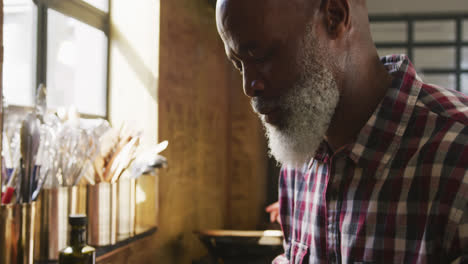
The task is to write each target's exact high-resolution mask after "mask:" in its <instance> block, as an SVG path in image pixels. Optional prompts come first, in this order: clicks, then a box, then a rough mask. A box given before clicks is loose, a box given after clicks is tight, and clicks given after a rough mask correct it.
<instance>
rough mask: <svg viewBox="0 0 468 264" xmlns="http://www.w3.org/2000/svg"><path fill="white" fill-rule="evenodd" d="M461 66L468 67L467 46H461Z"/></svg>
mask: <svg viewBox="0 0 468 264" xmlns="http://www.w3.org/2000/svg"><path fill="white" fill-rule="evenodd" d="M461 62H462V65H461V66H462V68H463V69H468V48H462V59H461Z"/></svg>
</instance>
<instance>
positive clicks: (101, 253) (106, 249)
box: [34, 227, 158, 264]
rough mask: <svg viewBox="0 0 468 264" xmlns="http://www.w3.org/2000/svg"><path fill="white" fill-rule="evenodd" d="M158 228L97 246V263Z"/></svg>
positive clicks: (41, 263)
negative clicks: (115, 242) (112, 243)
mask: <svg viewBox="0 0 468 264" xmlns="http://www.w3.org/2000/svg"><path fill="white" fill-rule="evenodd" d="M157 230H158V228H157V227H154V228H151V229H149V230H148V231H145V232H143V233H141V234H138V235H135V236H134V237H131V238H128V239H125V240H122V241H119V242H117V244H114V245H109V246H103V247H95V248H96V263H100V262H105V261H106V260H107V259H108V258H111V257H113V256H115V255H117V254H119V253H120V252H123V251H125V250H126V249H128V248H129V247H131V246H132V245H133V244H134V243H136V242H139V241H141V240H143V239H145V238H148V237H151V236H152V235H154V234H156V232H157ZM34 263H35V264H57V263H58V261H35V262H34Z"/></svg>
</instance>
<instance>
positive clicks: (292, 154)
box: [264, 123, 321, 168]
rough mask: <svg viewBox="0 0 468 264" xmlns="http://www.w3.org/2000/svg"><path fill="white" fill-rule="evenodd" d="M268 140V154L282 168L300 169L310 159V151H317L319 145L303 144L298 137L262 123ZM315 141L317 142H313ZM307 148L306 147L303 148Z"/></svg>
mask: <svg viewBox="0 0 468 264" xmlns="http://www.w3.org/2000/svg"><path fill="white" fill-rule="evenodd" d="M264 125H265V129H266V136H267V138H268V147H269V154H270V155H271V156H273V157H274V158H275V159H276V161H277V162H278V163H280V164H281V165H283V166H291V167H296V168H298V167H302V166H303V165H304V164H305V163H307V162H308V161H309V160H310V158H311V157H312V153H313V152H312V150H315V149H317V147H318V145H319V143H320V142H321V140H320V141H318V143H315V144H314V143H313V142H312V144H310V143H311V142H309V143H305V142H300V141H298V140H297V139H298V137H295V136H293V135H291V134H290V133H287V132H285V131H282V130H280V129H279V128H278V127H276V126H274V125H270V124H268V123H264ZM315 141H317V140H315ZM315 145H317V146H315ZM305 146H308V147H305Z"/></svg>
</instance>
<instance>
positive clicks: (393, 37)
mask: <svg viewBox="0 0 468 264" xmlns="http://www.w3.org/2000/svg"><path fill="white" fill-rule="evenodd" d="M371 32H372V38H373V39H374V42H406V40H407V34H406V23H402V22H393V23H382V22H379V23H371Z"/></svg>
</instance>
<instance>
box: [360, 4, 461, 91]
mask: <svg viewBox="0 0 468 264" xmlns="http://www.w3.org/2000/svg"><path fill="white" fill-rule="evenodd" d="M369 21H370V23H371V24H375V23H397V22H399V23H401V22H404V23H406V26H407V28H406V34H407V36H406V41H395V42H392V41H382V42H380V41H376V42H375V45H376V47H377V48H378V49H379V48H385V49H391V48H403V49H406V51H407V55H408V57H409V59H410V60H414V50H415V48H454V49H455V68H444V67H434V68H428V67H422V68H421V71H422V72H423V73H426V74H434V75H436V74H454V75H455V78H456V79H455V89H456V90H457V91H461V88H462V87H461V78H462V74H468V69H463V68H462V49H463V48H468V41H464V40H463V22H464V21H465V22H466V21H468V14H467V13H440V14H437V13H431V14H422V13H407V14H400V15H392V14H382V15H370V16H369ZM437 21H451V22H455V41H415V30H414V26H415V23H416V22H437ZM416 63H417V62H416Z"/></svg>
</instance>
